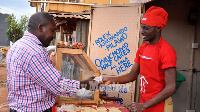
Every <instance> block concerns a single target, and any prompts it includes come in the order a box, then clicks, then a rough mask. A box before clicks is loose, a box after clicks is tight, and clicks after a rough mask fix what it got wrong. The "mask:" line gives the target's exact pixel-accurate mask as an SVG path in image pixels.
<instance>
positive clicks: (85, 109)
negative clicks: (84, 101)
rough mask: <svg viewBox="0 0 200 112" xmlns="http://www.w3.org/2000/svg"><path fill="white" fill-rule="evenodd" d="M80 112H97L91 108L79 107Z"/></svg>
mask: <svg viewBox="0 0 200 112" xmlns="http://www.w3.org/2000/svg"><path fill="white" fill-rule="evenodd" d="M81 112H97V110H96V109H94V108H91V107H81Z"/></svg>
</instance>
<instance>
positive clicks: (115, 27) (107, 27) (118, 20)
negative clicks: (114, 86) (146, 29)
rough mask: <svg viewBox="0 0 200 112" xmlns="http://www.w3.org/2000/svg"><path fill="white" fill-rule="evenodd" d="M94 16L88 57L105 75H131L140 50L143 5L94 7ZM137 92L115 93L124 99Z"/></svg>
mask: <svg viewBox="0 0 200 112" xmlns="http://www.w3.org/2000/svg"><path fill="white" fill-rule="evenodd" d="M91 16H92V17H91V27H90V36H89V39H90V40H89V53H88V54H89V57H90V58H91V60H92V62H93V63H94V64H95V65H96V67H97V69H98V70H99V71H100V72H101V73H102V74H108V75H115V76H118V75H124V74H126V73H128V72H130V70H131V68H132V65H133V63H134V58H135V55H136V51H137V49H138V42H139V30H140V17H141V4H128V5H126V4H122V5H103V6H102V5H101V6H98V5H97V6H93V7H92V15H91ZM131 85H132V87H133V86H134V84H131ZM134 91H135V90H132V91H129V92H128V93H120V95H118V93H119V91H115V93H113V92H112V94H113V95H114V94H116V95H117V96H120V97H121V98H123V95H125V94H129V96H131V95H133V94H134ZM108 92H109V91H108ZM116 95H115V96H116ZM117 96H116V97H117ZM132 98H134V97H133V96H132ZM124 100H125V99H124ZM131 101H132V100H131ZM131 101H128V103H130V102H131ZM128 103H126V104H128Z"/></svg>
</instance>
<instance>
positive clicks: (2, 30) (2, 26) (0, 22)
mask: <svg viewBox="0 0 200 112" xmlns="http://www.w3.org/2000/svg"><path fill="white" fill-rule="evenodd" d="M8 16H9V15H8V14H2V13H0V18H1V19H0V34H1V35H0V39H1V40H0V46H9V45H10V41H8V39H7V35H6V30H7V29H8V23H6V22H5V19H6V18H7V17H8Z"/></svg>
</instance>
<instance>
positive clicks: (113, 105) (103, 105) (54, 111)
mask: <svg viewBox="0 0 200 112" xmlns="http://www.w3.org/2000/svg"><path fill="white" fill-rule="evenodd" d="M98 107H105V108H111V107H116V108H119V110H120V111H121V112H129V110H128V109H127V108H125V107H124V106H122V105H120V104H118V103H116V102H113V101H111V102H107V103H104V104H101V105H100V106H98ZM92 108H94V109H95V107H92ZM52 112H57V108H56V106H53V107H52ZM107 112H109V110H107Z"/></svg>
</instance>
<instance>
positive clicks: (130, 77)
mask: <svg viewBox="0 0 200 112" xmlns="http://www.w3.org/2000/svg"><path fill="white" fill-rule="evenodd" d="M139 71H140V65H139V64H138V63H134V64H133V67H132V69H131V71H130V72H129V73H127V74H125V75H122V76H118V77H105V78H103V80H102V81H103V84H104V85H109V84H112V83H115V84H116V83H118V84H125V83H128V82H131V81H134V80H136V79H137V76H138V74H139Z"/></svg>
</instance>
